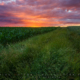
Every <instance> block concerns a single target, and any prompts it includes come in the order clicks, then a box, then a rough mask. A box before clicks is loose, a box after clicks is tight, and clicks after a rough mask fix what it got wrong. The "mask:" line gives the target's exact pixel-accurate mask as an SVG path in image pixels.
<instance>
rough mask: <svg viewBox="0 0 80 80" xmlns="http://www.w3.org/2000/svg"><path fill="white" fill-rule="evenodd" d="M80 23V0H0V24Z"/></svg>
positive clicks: (43, 24) (73, 24)
mask: <svg viewBox="0 0 80 80" xmlns="http://www.w3.org/2000/svg"><path fill="white" fill-rule="evenodd" d="M75 25H78V26H79V25H80V0H0V26H4V27H5V26H10V27H14V26H22V27H23V26H26V27H49V26H75Z"/></svg>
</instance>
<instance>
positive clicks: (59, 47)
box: [0, 27, 80, 80]
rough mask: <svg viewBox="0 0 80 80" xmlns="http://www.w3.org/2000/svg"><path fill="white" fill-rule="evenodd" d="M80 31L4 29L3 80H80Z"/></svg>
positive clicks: (0, 40) (0, 34)
mask: <svg viewBox="0 0 80 80" xmlns="http://www.w3.org/2000/svg"><path fill="white" fill-rule="evenodd" d="M74 28H76V29H74ZM79 32H80V28H79V27H65V28H60V27H57V28H54V27H53V28H52V27H48V28H1V29H0V43H1V46H4V45H5V44H8V45H7V46H4V47H0V80H80V35H79ZM37 34H39V35H37ZM6 36H7V37H6ZM8 37H9V38H8ZM10 38H11V39H10Z"/></svg>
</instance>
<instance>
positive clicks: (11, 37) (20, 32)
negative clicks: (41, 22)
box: [0, 27, 56, 46]
mask: <svg viewBox="0 0 80 80" xmlns="http://www.w3.org/2000/svg"><path fill="white" fill-rule="evenodd" d="M55 29H56V28H55V27H50V28H26V27H23V28H22V27H14V28H13V27H11V28H10V27H5V28H3V27H0V44H2V45H4V46H5V45H7V44H9V43H15V42H18V41H21V40H24V39H27V38H29V37H33V36H34V35H38V34H42V33H46V32H49V31H52V30H55Z"/></svg>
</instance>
